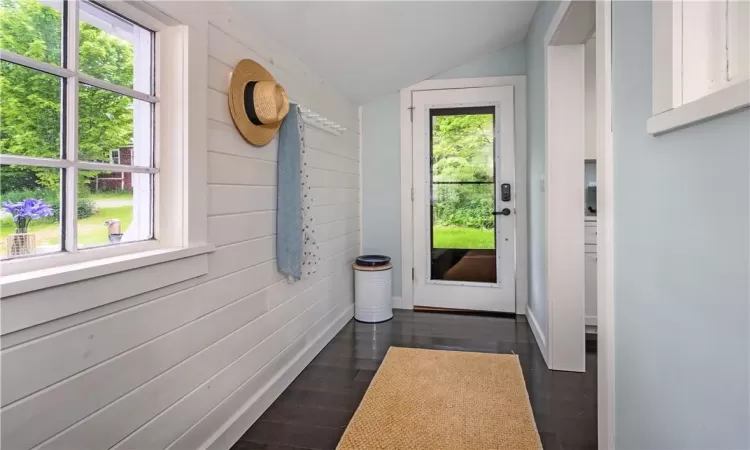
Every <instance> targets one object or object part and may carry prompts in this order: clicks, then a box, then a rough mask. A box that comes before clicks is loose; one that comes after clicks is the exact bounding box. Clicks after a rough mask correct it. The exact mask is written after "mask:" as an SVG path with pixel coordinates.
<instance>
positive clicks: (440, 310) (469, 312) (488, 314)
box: [413, 306, 516, 318]
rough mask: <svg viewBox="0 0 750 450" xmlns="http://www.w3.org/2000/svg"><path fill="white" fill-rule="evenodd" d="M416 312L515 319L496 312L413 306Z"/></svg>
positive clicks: (511, 315) (512, 314) (508, 314)
mask: <svg viewBox="0 0 750 450" xmlns="http://www.w3.org/2000/svg"><path fill="white" fill-rule="evenodd" d="M413 309H414V311H416V312H432V313H445V314H462V315H467V316H485V317H507V318H513V317H516V313H507V312H497V311H477V310H474V309H458V308H437V307H434V306H414V308H413Z"/></svg>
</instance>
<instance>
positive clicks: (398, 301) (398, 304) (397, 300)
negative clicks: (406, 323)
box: [393, 295, 412, 310]
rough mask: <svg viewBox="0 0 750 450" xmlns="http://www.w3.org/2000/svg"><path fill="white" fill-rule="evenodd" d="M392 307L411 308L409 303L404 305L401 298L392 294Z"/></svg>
mask: <svg viewBox="0 0 750 450" xmlns="http://www.w3.org/2000/svg"><path fill="white" fill-rule="evenodd" d="M393 309H408V310H411V309H412V308H411V305H405V304H404V301H403V299H402V298H401V297H400V296H398V295H394V296H393Z"/></svg>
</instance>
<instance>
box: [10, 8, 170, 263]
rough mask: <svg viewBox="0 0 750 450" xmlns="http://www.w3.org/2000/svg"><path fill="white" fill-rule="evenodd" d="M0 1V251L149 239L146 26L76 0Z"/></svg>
mask: <svg viewBox="0 0 750 450" xmlns="http://www.w3.org/2000/svg"><path fill="white" fill-rule="evenodd" d="M0 7H1V8H0V59H1V60H2V61H0V65H1V66H0V201H2V204H3V208H2V213H0V258H2V259H8V258H15V257H21V256H30V255H40V254H45V253H51V252H60V251H65V252H78V251H80V250H84V249H88V248H92V247H101V246H107V245H116V244H121V243H125V242H134V241H143V240H148V239H152V238H153V237H154V185H155V179H154V178H155V177H156V176H157V174H158V168H157V166H156V157H155V142H156V140H155V136H154V133H155V129H154V122H155V115H156V104H157V103H158V101H159V99H158V98H157V97H156V80H155V67H154V66H155V62H154V61H155V34H154V32H153V31H151V30H148V29H146V28H145V27H143V26H140V25H138V24H136V23H133V22H132V21H130V20H128V19H126V18H124V17H122V16H120V15H118V14H115V13H114V12H112V11H110V10H108V9H106V8H105V7H103V6H101V5H99V4H96V3H93V2H88V1H37V0H0Z"/></svg>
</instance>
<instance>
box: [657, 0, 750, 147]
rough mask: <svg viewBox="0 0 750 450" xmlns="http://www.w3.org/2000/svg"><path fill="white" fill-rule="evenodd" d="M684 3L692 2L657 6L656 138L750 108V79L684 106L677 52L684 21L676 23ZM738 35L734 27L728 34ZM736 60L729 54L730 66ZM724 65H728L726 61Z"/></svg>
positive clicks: (723, 86)
mask: <svg viewBox="0 0 750 450" xmlns="http://www.w3.org/2000/svg"><path fill="white" fill-rule="evenodd" d="M683 1H688V0H671V1H654V2H653V10H652V38H653V55H652V56H653V68H652V69H653V78H652V88H653V97H652V102H653V104H652V111H653V115H652V116H651V118H649V120H648V122H647V126H646V128H647V130H648V132H649V133H651V134H653V135H658V134H662V133H666V132H669V131H672V130H675V129H679V128H682V127H685V126H688V125H690V124H693V123H696V122H701V121H704V120H707V119H710V118H713V117H716V116H719V115H723V114H727V113H730V112H733V111H738V110H741V109H744V108H747V107H748V106H750V81H749V80H748V77H747V76H743V77H739V78H737V77H735V78H734V79H730V80H724V81H722V82H720V83H718V85H717V86H716V87H715V89H712V90H711V91H710V92H707V93H706V94H705V95H703V96H701V97H700V98H698V99H696V100H693V101H690V102H688V103H683V101H682V92H683V86H682V84H681V77H680V76H679V75H680V74H681V73H682V54H681V52H679V51H677V50H676V49H675V47H676V46H675V43H676V42H678V41H679V42H681V40H682V26H681V21H680V20H675V19H676V18H677V15H678V14H681V11H682V3H683ZM717 5H720V3H717ZM738 31H739V30H738V29H737V27H732V26H731V24H730V26H729V27H728V30H726V32H727V33H737V32H738ZM745 32H746V31H745ZM736 57H737V55H736V54H734V55H732V54H729V55H728V58H729V59H730V61H729V63H730V64H731V63H732V61H731V59H732V58H736ZM724 62H725V63H726V62H727V61H726V58H725V61H724ZM725 66H726V64H725ZM730 75H731V74H730Z"/></svg>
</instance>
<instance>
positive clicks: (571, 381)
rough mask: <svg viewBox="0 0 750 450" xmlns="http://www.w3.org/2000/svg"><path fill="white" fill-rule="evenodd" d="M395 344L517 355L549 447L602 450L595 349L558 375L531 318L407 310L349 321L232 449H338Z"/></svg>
mask: <svg viewBox="0 0 750 450" xmlns="http://www.w3.org/2000/svg"><path fill="white" fill-rule="evenodd" d="M390 346H398V347H414V348H429V349H439V350H457V351H472V352H488V353H516V354H518V355H519V358H520V360H521V366H522V368H523V374H524V377H525V379H526V388H527V389H528V392H529V398H530V399H531V405H532V408H533V410H534V417H535V418H536V423H537V428H538V429H539V434H540V436H541V438H542V443H543V445H544V449H545V450H556V449H565V450H571V449H596V433H597V428H596V354H595V353H594V348H593V347H590V346H587V348H588V351H589V353H587V354H586V367H587V370H586V373H572V372H553V371H550V370H548V369H547V367H546V365H545V364H544V360H543V359H542V355H541V353H540V352H539V349H538V347H537V345H536V343H535V341H534V336H533V334H532V332H531V329H530V328H529V326H528V323H526V320H525V318H524V316H518V317H517V318H506V317H489V316H480V315H465V314H447V313H437V312H412V311H403V310H397V311H395V315H394V318H393V320H391V321H389V322H385V323H381V324H374V325H371V324H364V323H359V322H355V321H354V320H352V321H351V322H349V323H348V324H347V325H346V326H345V327H344V328H343V329H342V330H341V332H339V333H338V335H336V337H335V338H334V339H333V340H332V341H331V342H330V343H329V344H328V345H327V346H326V347H325V348H324V349H323V350H322V351H321V352H320V354H319V355H318V356H317V357H316V358H315V359H314V360H313V361H312V362H311V363H310V365H309V366H307V367H306V368H305V370H304V371H302V373H301V374H300V375H299V376H298V377H297V379H296V380H294V382H293V383H292V384H291V385H290V386H289V387H288V388H287V389H286V390H285V391H284V392H283V393H282V394H281V396H280V397H279V398H278V399H277V400H276V402H275V403H274V404H273V405H271V407H270V408H269V409H268V410H267V411H266V412H265V413H264V414H263V415H262V416H261V417H260V419H258V421H257V422H256V423H255V424H254V425H253V426H252V427H251V428H250V429H249V430H248V431H247V432H246V433H245V434H244V435H243V436H242V438H241V439H240V440H239V441H238V442H237V443H236V444H235V445H234V447H233V448H232V449H233V450H250V449H266V450H298V449H334V448H335V447H336V445H337V444H338V441H339V439H340V437H341V435H342V434H343V433H344V430H345V429H346V426H347V424H348V423H349V419H351V417H352V415H353V414H354V411H355V410H356V409H357V406H358V405H359V402H360V400H361V399H362V396H363V395H364V394H365V391H366V390H367V387H368V385H369V384H370V381H371V380H372V377H373V376H374V375H375V372H376V371H377V369H378V367H379V366H380V363H381V362H382V360H383V357H384V356H385V353H386V351H388V347H390ZM363 450H366V449H363Z"/></svg>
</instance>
